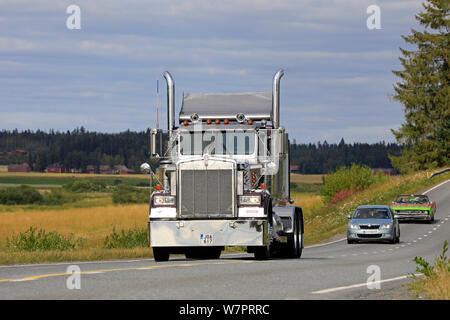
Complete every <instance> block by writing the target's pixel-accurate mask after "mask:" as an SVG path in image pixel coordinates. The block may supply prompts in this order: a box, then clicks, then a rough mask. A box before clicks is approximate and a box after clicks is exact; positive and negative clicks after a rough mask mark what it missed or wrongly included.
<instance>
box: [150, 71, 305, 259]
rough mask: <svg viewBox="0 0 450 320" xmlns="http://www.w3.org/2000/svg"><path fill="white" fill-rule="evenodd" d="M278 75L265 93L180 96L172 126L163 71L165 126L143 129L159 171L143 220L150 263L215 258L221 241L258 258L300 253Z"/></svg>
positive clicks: (299, 221)
mask: <svg viewBox="0 0 450 320" xmlns="http://www.w3.org/2000/svg"><path fill="white" fill-rule="evenodd" d="M283 75H284V71H283V70H279V71H278V72H277V73H276V74H275V76H274V78H273V82H272V85H273V87H272V92H247V93H228V94H226V93H225V94H224V93H219V94H214V93H210V94H183V99H182V106H181V110H180V114H179V117H178V125H177V126H176V125H175V117H174V114H175V111H174V110H175V83H174V81H173V78H172V76H171V74H170V73H169V72H167V71H166V72H164V74H163V76H164V78H165V79H166V83H167V114H168V117H167V118H168V125H167V130H160V129H152V130H151V134H150V150H151V152H150V153H151V158H152V162H154V163H157V166H158V172H159V173H160V175H159V179H158V180H159V182H158V185H157V187H156V190H155V191H153V192H152V194H151V199H150V210H149V222H148V228H149V245H150V247H152V249H153V253H154V258H155V260H156V261H166V260H168V259H169V257H170V254H171V253H178V254H185V255H186V257H187V258H219V257H220V254H221V251H222V250H223V249H224V247H225V246H239V247H246V248H247V251H248V252H250V253H254V254H255V258H257V259H267V258H269V257H270V256H272V255H277V254H284V255H288V256H290V257H294V258H300V256H301V252H302V248H303V214H302V210H301V208H300V207H296V206H293V205H291V204H292V202H293V201H292V200H291V198H290V192H289V146H290V144H289V139H288V134H287V133H286V131H285V129H284V128H283V127H282V126H280V121H279V115H280V96H279V93H280V80H281V78H282V76H283ZM143 167H145V168H149V165H148V164H145V165H144V166H143Z"/></svg>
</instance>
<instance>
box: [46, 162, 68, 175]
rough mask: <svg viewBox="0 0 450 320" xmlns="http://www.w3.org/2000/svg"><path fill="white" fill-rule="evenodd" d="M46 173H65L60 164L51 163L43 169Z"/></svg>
mask: <svg viewBox="0 0 450 320" xmlns="http://www.w3.org/2000/svg"><path fill="white" fill-rule="evenodd" d="M45 172H47V173H66V168H65V167H64V165H62V164H60V163H53V164H51V165H49V166H47V168H45Z"/></svg>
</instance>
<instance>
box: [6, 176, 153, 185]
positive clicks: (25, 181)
mask: <svg viewBox="0 0 450 320" xmlns="http://www.w3.org/2000/svg"><path fill="white" fill-rule="evenodd" d="M79 179H88V180H95V181H103V182H105V183H107V184H114V183H115V182H116V183H117V181H121V183H124V184H127V185H139V184H149V181H150V180H149V177H148V176H147V175H143V174H127V175H113V174H74V173H39V172H27V173H21V172H0V187H10V186H18V185H29V186H35V187H39V188H54V187H61V186H62V185H64V184H66V183H70V182H72V181H74V180H79Z"/></svg>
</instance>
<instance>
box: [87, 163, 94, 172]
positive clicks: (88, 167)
mask: <svg viewBox="0 0 450 320" xmlns="http://www.w3.org/2000/svg"><path fill="white" fill-rule="evenodd" d="M95 172H96V170H95V166H94V165H92V164H90V165H88V166H87V167H86V173H89V174H94V173H95Z"/></svg>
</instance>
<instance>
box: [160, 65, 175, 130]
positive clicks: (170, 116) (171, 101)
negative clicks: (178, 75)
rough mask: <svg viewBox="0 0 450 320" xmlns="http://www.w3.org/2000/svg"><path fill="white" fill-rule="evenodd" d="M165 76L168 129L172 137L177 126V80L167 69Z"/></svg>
mask: <svg viewBox="0 0 450 320" xmlns="http://www.w3.org/2000/svg"><path fill="white" fill-rule="evenodd" d="M163 76H164V79H166V83H167V131H168V133H169V139H170V137H171V136H172V131H173V128H174V127H175V82H174V81H173V78H172V75H171V74H170V73H169V71H165V72H164V73H163Z"/></svg>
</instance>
